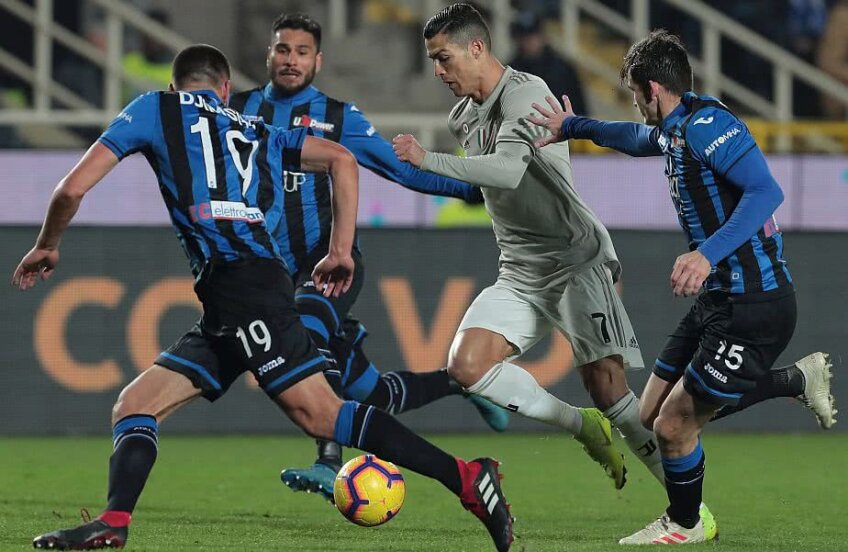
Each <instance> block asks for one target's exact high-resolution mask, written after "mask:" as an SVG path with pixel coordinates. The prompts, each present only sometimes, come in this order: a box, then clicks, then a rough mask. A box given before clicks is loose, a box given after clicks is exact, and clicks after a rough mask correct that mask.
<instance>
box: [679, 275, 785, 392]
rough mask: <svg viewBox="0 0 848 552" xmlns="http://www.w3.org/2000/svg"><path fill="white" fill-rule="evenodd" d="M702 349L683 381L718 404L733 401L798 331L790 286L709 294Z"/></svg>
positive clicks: (773, 359) (760, 375) (765, 368)
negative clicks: (743, 292) (729, 293)
mask: <svg viewBox="0 0 848 552" xmlns="http://www.w3.org/2000/svg"><path fill="white" fill-rule="evenodd" d="M707 301H708V303H707V307H708V311H707V312H708V316H707V317H706V318H705V320H704V324H703V333H702V337H701V341H700V343H699V347H698V350H697V351H696V352H695V355H694V358H693V359H692V362H691V364H690V365H689V366H688V367H687V368H686V372H685V375H684V377H683V383H684V385H685V387H686V389H687V390H688V391H689V393H690V394H692V395H693V396H696V397H698V398H700V399H701V400H704V401H706V402H709V403H711V404H715V405H718V406H723V405H735V404H737V403H738V402H739V399H740V398H741V397H742V395H744V394H745V393H747V392H748V391H751V390H753V389H754V388H755V387H756V383H757V380H759V379H760V378H762V377H763V376H764V375H765V374H766V372H768V370H770V369H771V367H772V365H773V364H774V362H775V361H776V360H777V357H778V356H779V355H780V353H782V352H783V350H784V349H785V348H786V346H787V345H788V343H789V341H790V339H791V338H792V334H793V333H794V331H795V320H796V306H795V294H794V292H792V290H791V289H790V290H778V291H777V292H765V293H757V294H744V295H740V296H732V295H726V294H710V295H709V297H708V298H707Z"/></svg>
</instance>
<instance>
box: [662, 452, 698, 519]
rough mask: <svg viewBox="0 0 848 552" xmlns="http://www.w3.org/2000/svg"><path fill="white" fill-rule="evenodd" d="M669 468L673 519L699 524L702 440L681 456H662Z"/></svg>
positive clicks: (667, 479)
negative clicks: (689, 451) (693, 448)
mask: <svg viewBox="0 0 848 552" xmlns="http://www.w3.org/2000/svg"><path fill="white" fill-rule="evenodd" d="M662 464H663V470H664V471H665V490H666V493H667V494H668V501H669V506H668V509H667V510H666V513H667V514H668V517H670V518H671V520H672V521H674V522H676V523H679V524H680V525H682V526H683V527H686V528H687V529H691V528H693V527H695V525H697V524H698V520H699V519H700V514H699V513H698V510H699V509H700V508H701V496H702V490H703V485H704V449H703V448H701V440H700V439H698V444H697V445H696V446H695V450H693V451H692V452H691V453H689V454H688V455H686V456H683V457H681V458H666V457H663V459H662Z"/></svg>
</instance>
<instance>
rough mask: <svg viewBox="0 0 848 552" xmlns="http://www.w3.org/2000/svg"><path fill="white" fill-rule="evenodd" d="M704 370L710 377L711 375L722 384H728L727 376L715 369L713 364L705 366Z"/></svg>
mask: <svg viewBox="0 0 848 552" xmlns="http://www.w3.org/2000/svg"><path fill="white" fill-rule="evenodd" d="M704 370H706V371H707V373H708V374H709V375H711V376H712V377H714V378H715V379H717V380H718V381H720V382H721V383H727V376H725V375H724V374H722V373H721V372H719V371H718V370H716V369H715V368H713V367H712V365H711V364H705V365H704Z"/></svg>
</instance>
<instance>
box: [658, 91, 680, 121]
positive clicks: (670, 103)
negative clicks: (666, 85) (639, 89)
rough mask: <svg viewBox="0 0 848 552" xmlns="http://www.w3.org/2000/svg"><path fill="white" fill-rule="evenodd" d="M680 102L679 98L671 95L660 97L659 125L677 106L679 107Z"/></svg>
mask: <svg viewBox="0 0 848 552" xmlns="http://www.w3.org/2000/svg"><path fill="white" fill-rule="evenodd" d="M681 100H682V98H681V96H677V95H673V94H670V95H668V96H662V97H660V101H659V107H660V124H662V121H663V120H665V118H666V117H668V116H669V114H670V113H671V112H672V111H674V110H675V109H677V106H678V105H680V102H681Z"/></svg>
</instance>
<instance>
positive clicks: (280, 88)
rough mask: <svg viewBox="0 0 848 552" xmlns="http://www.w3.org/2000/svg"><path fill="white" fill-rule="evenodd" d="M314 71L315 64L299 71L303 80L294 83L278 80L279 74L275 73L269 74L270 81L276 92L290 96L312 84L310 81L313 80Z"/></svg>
mask: <svg viewBox="0 0 848 552" xmlns="http://www.w3.org/2000/svg"><path fill="white" fill-rule="evenodd" d="M315 73H316V71H315V66H313V67H312V69H311V70H309V71H307V72H303V73H301V75H302V76H303V81H302V82H300V83H299V84H295V85H288V84H286V83H284V82H280V80H279V75H277V74H272V75H271V82H272V83H273V85H274V89H275V90H276V91H277V92H278V93H280V94H281V95H283V96H285V97H291V96H294V95H295V94H297V93H298V92H300V91H301V90H303V89H305V88H306V87H308V86H309V85H310V84H312V81H313V80H315ZM275 77H276V78H275Z"/></svg>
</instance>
